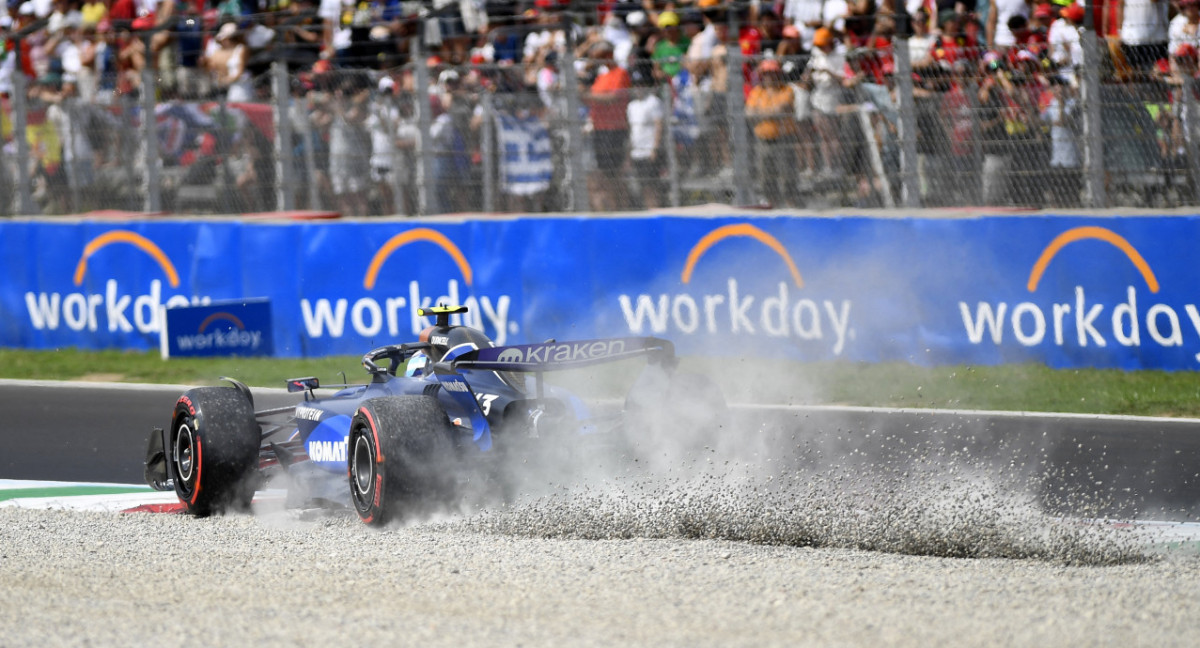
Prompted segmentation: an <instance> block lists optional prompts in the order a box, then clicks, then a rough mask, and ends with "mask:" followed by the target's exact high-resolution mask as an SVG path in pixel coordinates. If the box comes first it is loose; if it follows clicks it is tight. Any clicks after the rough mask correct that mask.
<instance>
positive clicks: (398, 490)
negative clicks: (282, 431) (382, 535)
mask: <svg viewBox="0 0 1200 648" xmlns="http://www.w3.org/2000/svg"><path fill="white" fill-rule="evenodd" d="M452 435H453V426H452V425H450V421H449V419H448V418H447V416H446V412H445V410H443V409H442V406H441V405H440V404H439V403H438V402H437V399H436V398H433V397H431V396H389V397H384V398H372V399H371V400H368V401H366V402H364V403H363V404H362V405H361V406H359V408H358V411H357V412H355V414H354V420H353V422H352V423H351V424H350V440H349V443H348V446H347V452H348V455H349V456H348V457H347V459H348V462H347V463H348V471H347V472H348V476H349V479H350V499H351V501H352V502H353V504H354V510H355V511H357V512H358V516H359V518H361V519H362V521H363V522H365V523H367V524H370V525H373V526H374V525H383V524H387V523H388V522H391V521H392V520H407V519H413V518H419V517H422V516H425V515H428V514H430V513H433V512H436V511H438V510H443V509H445V508H446V507H447V506H448V505H449V504H450V503H451V502H453V500H454V498H455V491H456V488H455V485H456V483H457V474H456V472H457V465H456V464H457V460H456V453H455V450H454V442H453V436H452Z"/></svg>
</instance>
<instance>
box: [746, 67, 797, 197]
mask: <svg viewBox="0 0 1200 648" xmlns="http://www.w3.org/2000/svg"><path fill="white" fill-rule="evenodd" d="M757 71H758V77H759V84H758V85H755V86H754V87H753V88H751V89H750V94H749V95H748V96H747V97H746V120H747V121H748V122H749V124H750V128H751V131H752V132H753V133H754V160H755V173H756V175H757V177H758V184H759V186H758V189H759V192H760V193H761V195H762V197H763V198H764V199H765V200H766V201H767V202H768V203H770V204H771V205H774V206H781V205H783V204H785V202H791V200H790V198H791V196H792V189H793V186H794V184H795V183H794V182H791V181H789V180H790V179H792V178H793V177H794V176H795V171H796V166H795V159H794V157H793V153H794V152H795V144H796V118H795V112H796V111H795V107H794V104H793V98H794V96H795V93H794V92H793V91H792V89H791V88H790V87H789V86H788V85H787V84H786V83H784V81H783V67H782V66H781V65H780V63H779V61H778V60H776V59H766V60H764V61H763V62H761V63H759V64H758V70H757Z"/></svg>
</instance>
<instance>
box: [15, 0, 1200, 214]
mask: <svg viewBox="0 0 1200 648" xmlns="http://www.w3.org/2000/svg"><path fill="white" fill-rule="evenodd" d="M1091 17H1092V21H1093V22H1092V23H1091V24H1089V25H1085V24H1084V23H1085V20H1086V12H1085V9H1084V6H1083V5H1081V4H1075V3H1074V2H1072V1H1071V0H1058V1H1057V2H1050V1H1049V0H1045V1H1043V0H987V2H986V3H984V2H980V1H979V0H905V1H904V2H903V3H902V2H900V0H779V1H776V2H766V1H758V2H748V3H747V2H738V3H729V2H723V1H722V0H640V1H634V0H625V1H619V0H589V1H587V2H580V1H579V0H431V1H430V0H425V1H402V0H361V1H359V0H220V2H219V3H218V2H216V0H207V1H206V0H15V1H10V2H9V4H8V6H7V14H6V15H4V16H2V17H0V33H2V35H3V38H4V44H3V48H2V52H3V58H2V59H0V95H3V96H4V97H5V98H6V103H5V119H6V121H5V123H4V128H5V137H6V139H8V143H7V145H6V152H7V154H6V156H5V159H6V160H9V161H10V162H9V165H8V168H7V170H6V173H5V174H4V175H5V179H4V182H5V183H6V186H8V187H11V183H12V181H13V178H12V163H11V160H12V159H13V155H12V153H13V152H14V150H15V145H14V142H13V139H12V133H11V130H12V127H11V118H10V117H9V114H10V112H11V109H12V101H11V95H12V93H13V92H14V90H15V89H16V87H17V86H16V84H15V81H16V79H17V77H18V75H20V76H21V77H23V79H24V86H25V87H26V92H27V99H28V100H29V101H28V102H27V103H28V104H29V110H30V111H31V113H30V115H31V118H30V119H29V120H28V124H29V126H28V128H29V129H31V134H29V135H28V138H27V139H28V140H29V141H30V142H31V144H32V145H33V146H32V151H31V159H30V160H28V161H27V163H28V164H29V165H30V167H31V170H32V172H33V175H34V176H35V177H36V178H37V180H38V182H39V183H40V184H39V187H40V190H39V194H38V195H39V197H40V201H41V203H42V205H43V208H44V209H45V210H46V211H48V212H62V211H69V210H71V209H83V208H87V207H92V206H96V205H95V204H91V203H94V202H95V200H92V201H89V200H88V199H86V198H83V199H81V198H80V196H81V195H82V196H87V195H91V194H89V192H88V191H87V188H89V187H94V186H99V184H98V183H101V182H103V181H104V178H106V177H108V178H109V180H108V182H109V184H124V185H128V184H130V183H129V180H130V176H129V173H132V172H130V171H129V168H130V165H131V162H130V160H132V159H136V158H137V157H138V156H137V150H138V143H137V139H138V134H137V132H136V130H135V129H133V128H132V126H131V125H132V124H134V123H135V122H136V121H137V120H138V119H140V117H139V116H138V113H137V109H136V106H137V101H138V98H139V97H140V96H141V93H142V92H145V91H147V89H146V88H143V87H142V85H143V83H145V80H146V79H147V78H149V79H151V82H152V83H153V88H152V90H151V91H152V92H153V93H154V96H155V97H156V99H157V100H158V102H159V103H158V115H157V116H156V117H157V120H158V126H159V137H160V148H161V149H162V152H161V155H162V156H163V165H164V168H166V169H168V170H174V171H175V172H174V173H169V174H168V175H169V176H170V177H171V178H173V180H172V182H174V183H176V185H178V186H180V187H186V186H189V185H190V186H201V187H204V186H208V187H211V186H213V185H219V186H221V187H222V191H221V192H220V193H219V195H218V196H217V197H218V198H220V200H222V201H224V202H222V203H221V204H219V205H216V206H215V207H214V208H215V209H236V210H238V211H255V210H261V209H270V208H273V207H274V205H275V191H274V184H275V183H276V182H277V180H278V179H277V178H276V177H275V176H276V167H275V165H274V159H273V157H272V156H273V155H274V153H273V151H272V144H271V138H272V137H273V136H274V128H273V127H272V124H271V123H270V122H271V119H270V110H269V105H270V103H271V102H272V101H273V100H274V99H273V94H272V88H271V85H270V75H269V74H268V72H269V71H270V69H271V66H272V64H275V63H279V64H282V65H284V66H285V67H286V69H287V71H288V72H289V79H290V90H291V99H290V101H289V104H288V109H287V115H288V117H289V122H290V125H291V130H292V132H293V136H294V138H295V141H294V142H293V143H292V146H290V147H289V148H290V149H291V150H292V152H293V153H294V154H295V155H294V156H293V157H294V160H295V183H294V184H295V188H294V192H295V196H296V199H297V201H298V203H299V206H307V207H314V208H316V207H324V208H330V209H336V210H339V211H342V212H344V213H347V214H354V215H358V214H370V213H414V212H416V211H417V210H418V209H421V208H422V207H421V206H420V205H418V202H417V196H418V195H419V194H420V193H421V190H424V191H425V194H426V204H425V206H424V209H425V210H426V211H428V212H449V211H466V210H476V209H480V208H481V207H482V206H483V203H482V195H481V191H478V190H472V188H474V189H478V188H480V187H482V186H483V181H482V180H481V174H483V173H486V172H487V169H488V168H489V166H488V165H487V164H484V162H483V161H482V160H481V151H482V146H483V143H484V141H485V140H486V139H487V134H486V133H485V131H486V130H487V129H495V130H494V132H493V133H492V135H491V136H492V137H494V138H496V139H497V140H498V141H499V143H500V145H499V146H496V147H494V150H495V151H496V156H497V158H498V159H497V160H496V165H495V167H494V170H493V171H492V172H493V173H495V174H497V175H498V176H499V180H500V182H499V184H500V187H501V188H502V190H503V191H502V196H501V198H500V200H501V203H500V204H499V205H498V207H499V208H500V209H505V210H521V211H538V210H546V209H562V208H565V207H566V202H567V197H566V196H567V194H568V193H569V183H570V182H571V181H572V178H569V177H568V176H569V173H568V171H567V169H568V168H569V167H570V160H571V156H572V155H573V151H572V150H571V146H572V144H571V143H570V140H569V133H570V129H568V128H567V127H566V125H567V124H568V123H569V122H570V121H572V120H579V121H580V123H581V126H580V128H579V132H580V133H582V134H583V135H584V137H585V139H584V140H583V141H581V142H578V143H577V144H578V145H579V146H586V149H587V150H586V165H585V168H586V173H587V177H586V187H587V194H588V197H589V199H590V201H591V205H590V206H591V207H592V208H593V209H595V210H600V211H612V210H621V209H630V208H638V207H644V208H654V207H658V206H662V205H664V204H666V203H667V200H668V198H667V193H668V183H667V182H666V178H667V176H668V174H674V175H673V178H674V179H675V180H676V181H677V184H680V185H681V186H682V187H683V189H682V190H683V191H688V190H689V187H697V186H698V187H702V188H707V189H712V188H713V187H722V186H729V185H730V183H732V182H733V177H734V175H735V174H734V168H735V164H736V160H735V159H734V144H733V142H735V141H737V138H736V137H734V135H735V133H734V132H732V131H731V129H739V128H745V135H746V138H745V140H746V141H748V142H749V144H750V148H751V154H750V155H749V156H748V159H747V160H746V162H747V163H748V164H749V165H750V172H749V174H748V176H747V177H749V178H751V179H753V182H754V184H755V189H754V191H755V193H754V195H753V199H754V200H758V201H762V202H764V203H768V204H772V205H776V206H783V205H792V206H805V205H809V204H812V202H813V201H814V200H817V199H819V198H820V197H821V196H827V195H828V194H829V192H830V191H831V190H833V191H840V192H843V193H842V197H843V198H844V199H845V200H846V201H848V202H853V203H854V204H858V205H863V206H868V205H878V204H882V203H883V202H884V199H883V197H884V196H885V195H887V194H888V193H889V192H894V191H896V190H897V187H896V186H895V185H896V183H897V182H898V177H899V175H898V173H896V169H897V167H898V164H899V162H898V159H899V146H898V138H897V134H898V131H899V127H898V120H899V115H898V112H897V106H898V105H899V101H898V98H897V95H896V92H897V83H896V78H895V72H896V62H895V56H894V51H893V48H894V40H895V38H896V37H897V35H898V34H899V35H901V36H905V37H907V42H908V48H909V52H910V58H911V62H912V68H913V83H914V94H915V97H916V106H917V115H916V119H917V132H918V137H917V144H918V154H919V165H918V167H919V169H918V170H919V179H920V187H921V194H922V197H923V199H924V202H925V203H926V204H929V205H966V204H986V205H1004V204H1031V205H1035V206H1041V205H1047V204H1059V205H1070V204H1074V203H1076V202H1077V201H1078V200H1079V197H1080V189H1081V179H1080V177H1081V176H1080V169H1081V167H1082V159H1083V158H1082V155H1081V144H1080V128H1079V123H1080V120H1081V115H1080V110H1081V102H1080V100H1079V97H1080V93H1079V87H1080V74H1079V70H1080V66H1081V65H1082V64H1083V51H1082V40H1081V35H1080V34H1081V29H1083V28H1085V27H1086V28H1092V29H1095V30H1096V33H1097V35H1098V36H1099V37H1100V38H1099V41H1098V42H1099V44H1100V49H1101V51H1102V53H1103V57H1102V61H1103V63H1102V67H1103V75H1104V78H1105V81H1106V82H1109V83H1115V82H1120V83H1127V84H1138V85H1140V86H1146V87H1149V88H1151V89H1150V90H1148V91H1146V92H1149V94H1144V95H1142V96H1140V97H1139V99H1138V102H1139V103H1140V104H1142V105H1145V106H1146V109H1145V110H1144V111H1142V112H1143V113H1144V114H1139V115H1137V116H1136V117H1133V118H1129V119H1132V120H1133V121H1135V122H1137V123H1136V124H1134V126H1135V129H1134V130H1137V129H1141V128H1142V127H1143V126H1146V127H1147V128H1148V129H1149V131H1148V132H1146V133H1144V134H1143V135H1142V138H1143V139H1144V140H1145V141H1146V142H1148V143H1149V145H1150V146H1153V147H1155V148H1156V155H1157V162H1161V163H1162V164H1165V165H1168V166H1169V165H1170V164H1173V163H1175V162H1177V161H1178V160H1179V159H1181V158H1182V157H1184V156H1185V155H1186V152H1187V150H1188V147H1189V146H1190V145H1191V144H1192V141H1191V135H1190V124H1189V121H1188V116H1187V110H1186V103H1187V102H1186V101H1184V95H1183V93H1182V91H1181V89H1182V88H1183V87H1185V83H1184V82H1185V80H1188V79H1190V78H1193V77H1194V76H1195V74H1196V69H1197V58H1198V57H1200V0H1105V2H1102V3H1098V4H1097V6H1096V7H1095V9H1094V10H1093V11H1092V16H1091ZM731 54H737V55H739V58H737V59H734V58H732V57H731ZM414 55H415V56H414ZM568 60H569V61H571V62H572V64H571V65H570V67H567V66H566V65H564V62H565V61H568ZM739 60H740V61H741V67H740V69H731V67H730V63H731V61H739ZM418 68H420V69H421V70H423V71H426V72H427V73H428V77H426V78H427V79H428V94H429V97H428V98H425V97H418V96H417V92H418V80H417V77H418ZM147 71H148V73H147ZM570 88H576V89H577V90H578V94H577V95H576V96H575V97H567V96H566V92H567V90H568V89H570ZM731 94H740V97H738V98H736V99H740V102H739V101H737V100H734V101H730V95H731ZM485 95H487V96H489V97H491V100H490V101H489V102H484V101H482V97H483V96H485ZM426 101H428V105H429V108H430V115H431V116H430V118H429V123H428V126H427V127H428V128H429V133H428V136H427V137H428V141H426V142H425V145H424V150H425V152H426V154H427V155H430V156H431V157H432V160H431V161H430V162H429V163H428V165H426V167H425V168H423V169H422V171H421V174H425V175H421V174H418V168H419V167H421V164H420V163H419V161H418V160H417V158H416V156H415V154H414V152H415V151H416V150H418V142H420V141H421V140H422V137H421V130H420V126H421V125H420V123H419V120H418V118H417V116H418V114H419V113H421V112H422V111H421V110H420V107H423V106H425V105H426ZM485 103H486V104H487V105H486V106H485ZM738 105H742V106H743V107H744V118H745V119H744V122H743V120H741V119H734V120H730V113H729V110H730V108H731V107H736V106H738ZM263 106H268V108H266V109H263V108H262V107H263ZM1139 132H1140V131H1139ZM1152 133H1157V135H1154V134H1152ZM668 159H670V161H671V165H668ZM106 169H115V170H114V171H113V172H112V173H108V174H106V172H105V170H106ZM123 174H124V175H123ZM689 180H697V182H694V183H690V184H689V182H687V181H689ZM310 188H313V189H314V190H309V189H310ZM831 188H832V189H831ZM68 189H69V190H68ZM93 193H95V194H96V196H97V198H96V200H98V199H99V198H98V197H99V196H103V195H108V194H106V193H105V192H93ZM193 193H195V192H193ZM214 195H216V194H214ZM215 199H216V198H214V200H215ZM230 201H232V202H230ZM314 201H315V203H314Z"/></svg>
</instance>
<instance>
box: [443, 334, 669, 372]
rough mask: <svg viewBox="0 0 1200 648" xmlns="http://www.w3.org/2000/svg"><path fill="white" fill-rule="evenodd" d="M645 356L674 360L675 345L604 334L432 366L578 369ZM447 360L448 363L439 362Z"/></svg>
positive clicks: (484, 352)
mask: <svg viewBox="0 0 1200 648" xmlns="http://www.w3.org/2000/svg"><path fill="white" fill-rule="evenodd" d="M637 357H646V358H647V359H648V360H649V361H650V362H653V363H665V364H667V365H671V366H673V365H674V363H675V345H674V344H672V343H671V342H670V341H669V340H664V339H662V338H656V337H625V338H604V339H595V340H572V341H565V342H558V341H556V340H547V341H546V342H542V343H540V344H516V345H512V346H500V347H490V348H486V349H475V350H473V351H468V352H466V353H464V354H462V355H460V356H458V357H456V358H455V359H454V360H452V361H450V362H449V363H448V364H449V367H445V366H443V367H439V368H435V370H438V369H440V370H442V371H445V370H447V369H449V370H451V371H453V370H457V369H482V370H485V371H523V372H537V373H541V372H544V371H562V370H567V369H578V368H580V367H587V366H591V365H597V364H604V363H608V362H617V361H620V360H626V359H630V358H637ZM439 364H443V365H444V364H447V363H439Z"/></svg>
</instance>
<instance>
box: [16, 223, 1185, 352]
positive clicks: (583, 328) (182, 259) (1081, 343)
mask: <svg viewBox="0 0 1200 648" xmlns="http://www.w3.org/2000/svg"><path fill="white" fill-rule="evenodd" d="M1197 241H1200V220H1198V219H1197V218H1196V217H1191V216H1186V217H1184V216H1171V217H1151V216H1140V217H1130V218H1116V217H1113V218H1104V217H1067V216H1025V217H1014V216H997V217H983V218H970V219H929V218H905V219H880V218H866V217H844V218H808V217H804V218H801V217H785V216H758V217H755V216H730V217H719V218H708V217H672V216H659V217H628V218H573V217H561V218H484V219H478V220H466V221H461V222H443V221H439V222H413V221H361V222H335V223H329V222H324V223H311V222H306V223H263V222H236V221H226V220H212V221H204V220H182V219H181V220H154V221H131V222H86V221H85V222H74V223H64V222H51V221H9V222H0V264H2V266H3V272H2V273H0V346H6V347H25V348H34V349H39V348H40V349H53V348H60V347H80V348H86V349H98V348H110V347H116V348H126V349H149V348H156V347H157V344H158V330H159V325H160V322H159V307H160V306H166V307H171V306H176V305H202V304H208V303H212V302H215V301H219V300H230V299H244V298H247V297H264V298H267V299H270V300H271V304H272V315H273V318H272V319H273V324H272V326H273V329H274V333H273V338H274V342H275V353H276V354H277V355H280V356H321V355H329V354H359V353H363V352H364V351H366V350H367V349H370V348H372V347H374V346H377V345H380V344H386V343H392V342H396V341H405V340H411V339H413V337H414V336H415V335H416V333H417V332H418V331H420V330H421V329H422V328H424V327H425V326H426V325H428V324H429V321H428V320H426V319H425V318H421V317H419V316H417V309H418V308H419V307H422V306H428V305H431V304H436V303H439V302H446V303H463V304H466V305H467V306H469V307H470V312H469V313H468V314H467V315H465V316H463V317H464V318H465V320H464V321H466V322H467V323H469V324H473V325H475V326H479V327H481V328H483V329H484V330H485V331H486V332H487V333H488V334H489V335H490V336H492V338H493V339H494V340H496V342H497V343H500V344H516V343H527V342H537V341H541V340H544V339H547V338H551V337H553V338H558V339H579V338H592V337H604V336H627V335H658V336H662V337H667V338H669V339H671V340H673V341H674V342H675V343H676V345H677V348H678V350H679V351H680V353H683V354H707V355H727V356H744V357H756V356H758V357H788V358H794V359H797V360H848V361H860V362H885V361H903V362H911V363H916V364H922V365H937V364H949V363H953V364H959V363H972V364H998V363H1012V362H1037V363H1044V364H1047V365H1050V366H1053V367H1118V368H1125V369H1134V368H1160V369H1172V370H1183V369H1194V368H1197V367H1198V366H1200V312H1198V311H1197V306H1196V305H1195V304H1196V301H1197V300H1196V297H1195V296H1194V294H1195V287H1196V286H1200V265H1197V264H1195V263H1193V262H1192V260H1191V259H1192V246H1193V245H1195V242H1197ZM35 251H36V253H35ZM459 317H460V316H455V319H456V321H458V318H459Z"/></svg>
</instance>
